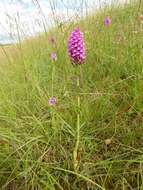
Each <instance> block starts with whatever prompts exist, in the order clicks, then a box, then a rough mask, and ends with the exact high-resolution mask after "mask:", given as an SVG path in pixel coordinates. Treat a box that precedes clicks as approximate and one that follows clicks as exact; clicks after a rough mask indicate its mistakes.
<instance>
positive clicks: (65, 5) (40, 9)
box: [0, 0, 126, 44]
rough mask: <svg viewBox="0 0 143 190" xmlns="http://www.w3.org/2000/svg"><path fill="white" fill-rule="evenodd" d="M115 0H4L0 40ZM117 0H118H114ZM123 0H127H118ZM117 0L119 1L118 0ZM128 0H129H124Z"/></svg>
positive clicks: (0, 8)
mask: <svg viewBox="0 0 143 190" xmlns="http://www.w3.org/2000/svg"><path fill="white" fill-rule="evenodd" d="M111 1H113V0H38V2H39V4H37V3H36V2H37V0H0V43H3V44H4V43H11V42H13V41H16V40H17V38H18V33H19V34H20V36H21V37H22V38H23V37H27V36H32V35H34V34H36V33H38V32H41V31H43V30H44V27H43V23H44V25H46V27H47V28H48V27H50V26H52V25H53V24H54V19H53V12H52V11H53V10H54V13H55V14H54V15H55V16H56V20H57V19H58V21H59V22H68V21H69V20H70V19H74V17H77V16H84V15H85V12H86V11H88V12H90V11H92V9H93V8H94V9H97V8H98V7H99V6H101V4H102V5H103V4H104V5H105V4H106V5H107V4H110V2H111ZM115 1H117V0H114V2H115ZM118 1H123V0H118ZM118 1H117V2H118ZM124 1H126V0H124ZM39 5H40V6H39Z"/></svg>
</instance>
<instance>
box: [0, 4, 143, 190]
mask: <svg viewBox="0 0 143 190" xmlns="http://www.w3.org/2000/svg"><path fill="white" fill-rule="evenodd" d="M142 14H143V3H142V1H137V2H136V3H130V4H128V5H124V6H120V7H111V8H108V9H102V10H100V11H98V12H97V13H96V14H95V15H94V14H93V15H91V16H88V17H87V18H85V19H81V20H79V21H78V22H76V21H75V22H71V23H68V24H63V25H62V24H61V25H58V26H57V27H55V28H53V29H51V30H50V31H48V32H47V33H46V32H45V33H44V34H41V35H39V36H37V37H34V38H31V39H29V40H25V41H24V42H20V43H17V44H14V45H12V46H10V47H5V46H2V47H0V48H1V50H0V189H1V190H143V16H142ZM107 16H109V17H110V18H111V24H110V26H109V27H106V26H105V25H104V19H105V17H107ZM77 26H79V27H80V29H81V30H82V32H83V33H84V36H85V44H86V49H87V59H86V63H85V64H83V65H81V66H73V65H72V64H71V62H70V58H69V56H68V52H67V42H68V38H69V35H70V33H71V31H73V29H74V28H75V27H77ZM51 37H52V38H54V39H55V43H54V44H53V43H52V42H51ZM52 52H56V54H57V60H56V61H54V60H52V59H51V53H52ZM77 78H80V81H79V85H77ZM51 97H55V98H56V99H57V103H56V104H55V105H54V106H52V105H50V104H49V99H50V98H51ZM76 145H77V147H76ZM75 150H76V159H75V158H74V156H73V154H74V151H75ZM75 162H76V164H77V167H76V168H75V167H74V165H75Z"/></svg>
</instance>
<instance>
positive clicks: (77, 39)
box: [68, 28, 86, 64]
mask: <svg viewBox="0 0 143 190" xmlns="http://www.w3.org/2000/svg"><path fill="white" fill-rule="evenodd" d="M68 52H69V56H70V58H71V61H72V62H73V64H83V63H84V62H85V59H86V49H85V43H84V35H83V33H82V32H81V31H80V29H79V28H76V29H75V30H74V31H73V32H72V33H71V35H70V38H69V42H68Z"/></svg>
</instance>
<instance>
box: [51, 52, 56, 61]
mask: <svg viewBox="0 0 143 190" xmlns="http://www.w3.org/2000/svg"><path fill="white" fill-rule="evenodd" d="M51 59H52V60H53V61H56V60H57V54H56V53H55V52H53V53H51Z"/></svg>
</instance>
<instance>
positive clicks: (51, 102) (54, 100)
mask: <svg viewBox="0 0 143 190" xmlns="http://www.w3.org/2000/svg"><path fill="white" fill-rule="evenodd" d="M56 104H57V99H56V97H54V96H53V97H51V98H50V99H49V105H50V106H55V105H56Z"/></svg>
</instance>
